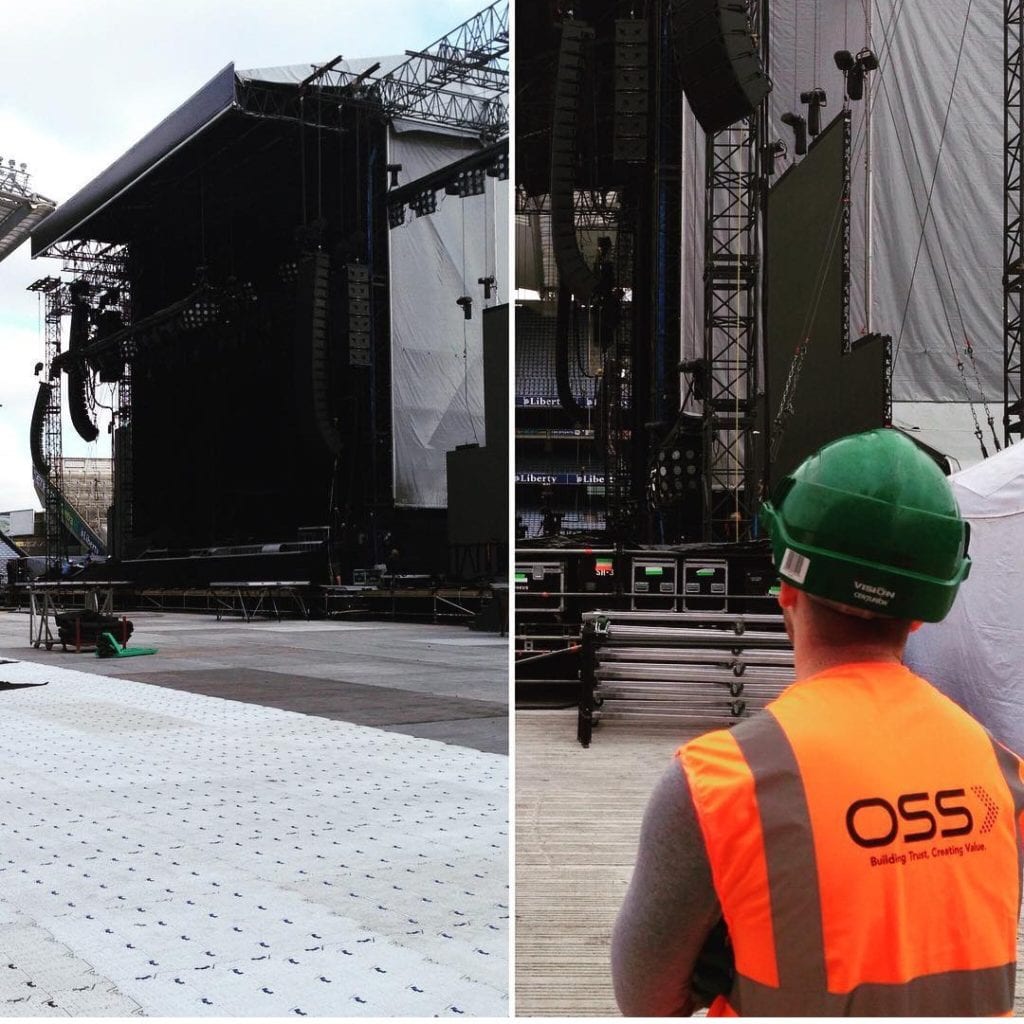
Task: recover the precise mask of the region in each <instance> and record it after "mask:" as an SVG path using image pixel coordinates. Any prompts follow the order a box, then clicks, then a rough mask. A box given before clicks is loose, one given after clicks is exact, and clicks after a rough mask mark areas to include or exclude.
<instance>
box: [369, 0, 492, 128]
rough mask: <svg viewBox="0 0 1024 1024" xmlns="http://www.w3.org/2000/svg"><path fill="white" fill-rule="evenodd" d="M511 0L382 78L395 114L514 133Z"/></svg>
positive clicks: (382, 88) (385, 95)
mask: <svg viewBox="0 0 1024 1024" xmlns="http://www.w3.org/2000/svg"><path fill="white" fill-rule="evenodd" d="M508 49H509V44H508V0H495V2H494V3H492V4H491V5H490V6H489V7H486V8H484V9H483V10H482V11H480V12H479V13H477V14H475V15H473V17H472V18H470V19H469V20H468V21H465V22H463V23H462V24H461V25H459V26H458V27H457V28H455V29H453V30H452V31H451V32H449V33H448V34H447V35H444V36H442V37H441V38H440V39H438V40H437V41H436V42H434V43H431V45H430V46H428V47H427V48H426V50H423V51H409V50H407V51H406V53H407V54H408V58H409V59H408V60H406V61H405V62H404V63H402V64H399V65H398V67H396V68H395V69H394V70H393V71H391V72H390V73H389V74H387V75H384V76H383V77H382V78H380V79H378V80H377V83H376V87H377V90H378V92H379V95H380V98H381V101H382V102H383V104H384V109H385V110H386V111H387V112H388V114H389V115H391V116H392V117H399V116H400V117H409V118H413V119H415V120H419V121H426V122H427V123H430V124H442V125H456V126H459V127H468V128H475V129H478V130H479V131H480V132H481V133H482V134H484V135H486V136H489V137H490V138H500V137H501V136H502V135H506V134H508V89H509V75H508Z"/></svg>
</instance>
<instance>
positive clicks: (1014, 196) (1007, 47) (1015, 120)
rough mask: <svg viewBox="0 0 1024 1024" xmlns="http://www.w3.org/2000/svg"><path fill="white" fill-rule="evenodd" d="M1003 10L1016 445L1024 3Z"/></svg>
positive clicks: (1007, 349) (1023, 263)
mask: <svg viewBox="0 0 1024 1024" xmlns="http://www.w3.org/2000/svg"><path fill="white" fill-rule="evenodd" d="M1003 12H1004V51H1003V56H1004V70H1003V86H1004V96H1003V100H1004V115H1003V116H1004V122H1003V131H1004V134H1003V144H1004V150H1003V183H1004V203H1003V439H1004V442H1005V443H1006V444H1012V443H1013V440H1014V438H1013V435H1014V434H1016V435H1017V436H1018V437H1019V436H1021V434H1022V431H1024V428H1022V423H1024V408H1022V401H1021V400H1022V396H1024V373H1022V365H1021V341H1022V334H1024V331H1022V319H1021V318H1022V314H1024V223H1022V214H1024V180H1022V165H1024V88H1022V80H1024V0H1004V6H1003Z"/></svg>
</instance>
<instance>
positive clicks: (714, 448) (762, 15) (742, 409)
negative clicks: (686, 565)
mask: <svg viewBox="0 0 1024 1024" xmlns="http://www.w3.org/2000/svg"><path fill="white" fill-rule="evenodd" d="M748 7H749V11H750V20H751V24H752V25H753V26H754V31H755V33H756V34H757V35H758V36H759V40H760V48H761V57H762V60H763V62H764V65H765V69H766V70H767V66H768V59H767V57H768V31H767V30H768V0H751V2H750V3H749V4H748ZM762 134H763V129H762V112H761V111H756V112H755V113H754V114H752V115H751V116H750V117H748V118H745V119H744V120H742V121H739V122H738V123H736V124H734V125H732V126H731V127H729V128H726V129H724V130H723V131H720V132H713V133H709V134H708V135H707V136H706V150H705V205H704V217H705V221H704V359H705V360H706V363H707V370H708V382H707V391H706V395H705V399H704V406H703V421H702V426H703V439H704V445H703V447H704V451H703V458H704V473H703V480H702V486H703V536H704V539H705V540H714V541H726V540H741V539H743V538H744V537H746V536H747V535H748V534H749V530H750V524H751V520H752V518H753V514H754V511H755V507H756V498H757V494H756V476H757V474H756V466H755V465H754V463H755V451H754V442H755V436H754V425H755V403H756V401H757V388H758V373H757V369H758V343H759V340H760V317H761V314H760V309H761V296H760V279H761V253H760V247H761V237H760V214H761V202H760V199H761V188H760V179H761V167H760V137H761V135H762Z"/></svg>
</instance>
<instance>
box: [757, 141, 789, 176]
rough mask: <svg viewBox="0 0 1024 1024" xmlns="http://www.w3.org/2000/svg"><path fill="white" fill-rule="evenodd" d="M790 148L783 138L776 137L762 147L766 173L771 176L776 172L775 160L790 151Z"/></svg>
mask: <svg viewBox="0 0 1024 1024" xmlns="http://www.w3.org/2000/svg"><path fill="white" fill-rule="evenodd" d="M788 150H789V147H788V146H787V145H786V144H785V142H783V141H782V139H775V140H774V141H773V142H769V143H768V144H767V145H766V146H763V147H762V149H761V155H762V157H763V160H764V168H765V173H766V174H768V175H769V176H771V175H773V174H774V173H775V161H776V160H778V158H779V157H780V156H783V155H784V154H785V153H786V152H788Z"/></svg>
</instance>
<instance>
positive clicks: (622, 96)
mask: <svg viewBox="0 0 1024 1024" xmlns="http://www.w3.org/2000/svg"><path fill="white" fill-rule="evenodd" d="M647 55H648V43H647V22H646V21H645V20H644V19H642V18H620V19H619V20H618V21H616V22H615V120H614V136H613V141H612V145H613V155H614V157H615V159H616V160H621V161H622V162H623V163H629V164H639V163H643V162H644V161H646V159H647V107H648V99H649V87H648V70H647V65H648V60H647Z"/></svg>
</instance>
